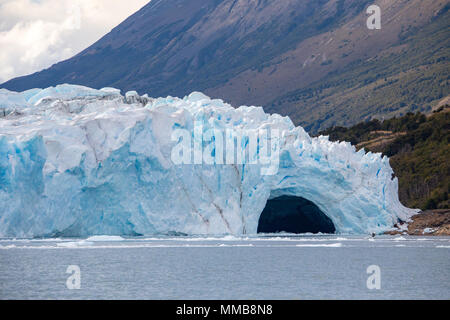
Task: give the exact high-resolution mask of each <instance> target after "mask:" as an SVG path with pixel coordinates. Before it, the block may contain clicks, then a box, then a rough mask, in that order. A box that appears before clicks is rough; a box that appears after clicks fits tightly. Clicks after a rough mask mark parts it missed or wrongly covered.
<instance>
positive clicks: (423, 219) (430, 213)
mask: <svg viewBox="0 0 450 320" xmlns="http://www.w3.org/2000/svg"><path fill="white" fill-rule="evenodd" d="M395 227H396V229H394V230H391V231H386V232H385V233H384V234H387V235H399V234H407V235H410V236H450V209H436V210H426V211H422V212H420V213H418V214H416V215H414V216H413V217H411V221H410V222H406V223H403V224H399V225H396V226H395Z"/></svg>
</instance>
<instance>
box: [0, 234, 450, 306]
mask: <svg viewBox="0 0 450 320" xmlns="http://www.w3.org/2000/svg"><path fill="white" fill-rule="evenodd" d="M449 249H450V237H409V236H381V237H377V238H375V239H369V238H368V237H354V236H337V235H333V236H317V235H307V236H289V235H280V236H273V235H271V236H258V237H248V238H236V237H231V236H225V237H220V238H204V237H161V238H130V239H123V238H120V237H94V238H88V239H46V240H26V239H25V240H8V239H3V240H0V299H450V251H449ZM70 265H76V266H78V267H79V268H80V280H81V282H80V289H78V290H70V289H68V288H67V285H66V281H67V279H68V278H69V277H70V276H71V274H69V273H66V271H67V268H68V266H70ZM371 265H376V266H378V267H379V268H380V269H379V270H380V272H381V274H380V279H381V282H380V284H381V288H380V289H379V290H378V289H372V290H370V289H368V287H367V279H368V277H370V276H371V274H368V273H367V268H368V267H369V266H371Z"/></svg>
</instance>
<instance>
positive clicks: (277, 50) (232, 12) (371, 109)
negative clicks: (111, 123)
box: [0, 0, 450, 132]
mask: <svg viewBox="0 0 450 320" xmlns="http://www.w3.org/2000/svg"><path fill="white" fill-rule="evenodd" d="M370 4H377V5H379V6H380V7H381V10H382V28H381V30H369V29H368V28H367V27H366V20H367V17H368V15H367V14H366V8H367V7H368V6H369V5H370ZM448 8H449V2H448V0H376V1H374V0H283V1H268V0H153V1H151V2H150V3H149V4H147V5H146V6H145V7H143V8H142V9H141V10H140V11H138V12H137V13H135V14H134V15H132V16H131V17H129V18H128V19H127V20H125V21H124V22H123V23H121V24H120V25H119V26H117V27H116V28H114V29H113V30H112V31H111V32H110V33H108V34H107V35H106V36H104V37H103V38H102V39H100V40H99V41H98V42H96V43H95V44H93V45H92V46H90V47H89V48H87V49H86V50H84V51H83V52H81V53H79V54H78V55H76V56H75V57H73V58H71V59H69V60H66V61H63V62H60V63H57V64H55V65H53V66H52V67H50V68H49V69H46V70H43V71H41V72H38V73H35V74H32V75H29V76H25V77H20V78H16V79H12V80H10V81H8V82H6V83H4V84H2V85H0V87H3V88H7V89H10V90H15V91H22V90H25V89H29V88H34V87H41V88H42V87H47V86H53V85H56V84H59V83H72V84H81V85H86V86H90V87H94V88H101V87H105V86H109V87H116V88H120V89H122V90H123V91H127V90H130V89H137V90H138V92H139V93H141V94H143V93H149V94H150V95H151V96H166V95H172V96H183V95H186V94H188V93H190V92H191V91H194V90H196V91H204V92H205V93H206V94H208V95H210V96H212V97H219V98H223V99H224V100H226V101H228V102H230V103H232V104H233V105H241V104H245V105H249V104H254V105H262V106H264V108H265V109H266V111H268V112H278V113H281V114H283V115H289V116H290V117H291V118H292V119H293V120H294V122H295V123H296V124H301V125H302V126H304V127H305V128H306V129H307V130H309V131H312V132H316V131H318V130H320V129H324V128H327V127H330V126H333V125H351V124H354V123H357V122H358V121H360V120H364V119H368V118H371V117H378V118H383V117H386V116H389V117H390V116H393V115H398V114H401V113H406V112H407V111H411V110H416V109H419V110H422V109H423V110H422V111H427V110H429V109H432V108H433V107H434V106H435V105H436V104H437V102H438V101H440V100H441V99H443V98H445V97H447V95H448V94H449V89H448V88H449V85H448V81H449V80H448V56H449V51H448V50H449V49H448V48H449V47H450V45H449V39H450V37H449V34H450V32H449V30H450V26H449V21H450V16H449V15H450V14H449V12H448ZM418 106H420V107H418ZM421 108H422V109H421Z"/></svg>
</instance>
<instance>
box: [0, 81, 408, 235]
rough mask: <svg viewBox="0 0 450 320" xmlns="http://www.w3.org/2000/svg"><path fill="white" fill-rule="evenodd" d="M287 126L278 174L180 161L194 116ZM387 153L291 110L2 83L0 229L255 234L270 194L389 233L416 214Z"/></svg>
mask: <svg viewBox="0 0 450 320" xmlns="http://www.w3.org/2000/svg"><path fill="white" fill-rule="evenodd" d="M198 122H200V123H202V124H203V129H202V130H204V131H206V130H208V129H211V128H215V129H219V130H225V129H230V128H231V129H243V130H261V129H271V130H274V129H276V130H279V131H280V132H281V135H280V137H279V139H278V141H276V143H278V144H279V147H280V149H279V150H280V154H279V167H278V170H277V171H276V174H273V175H262V174H261V170H260V169H261V165H259V164H229V165H227V164H225V165H222V164H213V165H186V164H178V165H175V164H174V162H173V161H172V156H171V155H172V150H173V148H174V146H175V145H176V144H177V141H174V140H173V137H172V134H173V132H174V131H175V130H180V129H185V130H187V131H188V132H190V133H192V136H193V137H194V123H198ZM392 174H393V171H392V169H391V167H390V166H389V161H388V158H386V157H383V158H382V157H381V155H380V154H372V153H365V152H364V151H359V152H356V151H355V148H354V147H353V146H351V145H350V144H349V143H346V142H341V143H335V142H330V141H329V140H328V138H327V137H318V138H311V137H310V136H309V135H308V134H307V133H306V132H305V131H304V130H303V128H301V127H295V126H294V125H293V123H292V122H291V120H290V119H289V118H287V117H281V116H279V115H276V114H274V115H269V114H266V113H264V111H263V109H262V108H258V107H246V106H242V107H239V108H237V109H234V108H233V107H231V106H230V105H228V104H225V103H223V101H222V100H212V99H210V98H208V97H206V96H205V95H203V94H201V93H192V94H191V95H189V96H188V97H185V98H184V99H179V98H174V97H167V98H158V99H154V98H149V97H148V96H147V95H145V96H139V95H138V94H137V93H136V92H129V93H127V94H126V95H125V96H122V95H120V91H119V90H116V89H113V88H104V89H101V90H94V89H90V88H86V87H81V86H74V85H60V86H57V87H52V88H47V89H43V90H42V89H33V90H28V91H25V92H22V93H16V92H10V91H7V90H4V89H2V90H0V236H1V237H35V236H57V235H62V236H91V235H138V234H143V235H148V234H157V233H167V232H171V231H174V232H181V233H187V234H236V235H240V234H254V233H256V231H257V226H258V220H259V216H260V214H261V212H262V211H263V209H264V207H265V205H266V202H267V200H268V199H269V198H275V197H278V196H281V195H293V196H301V197H303V198H305V199H308V200H310V201H312V202H314V203H315V204H316V205H317V206H318V207H319V208H320V209H321V210H322V211H323V212H324V213H325V214H326V215H327V216H328V217H329V218H330V219H331V220H332V221H333V223H334V225H335V227H336V230H337V231H338V232H340V233H368V232H375V233H380V232H383V231H385V230H387V229H389V228H391V227H392V226H393V224H394V223H396V222H397V221H398V220H399V219H401V220H408V219H409V217H410V216H411V215H412V214H414V213H415V212H416V211H415V210H411V209H408V208H405V207H403V206H402V205H401V204H400V202H399V200H398V194H397V191H398V184H397V179H396V178H394V179H392Z"/></svg>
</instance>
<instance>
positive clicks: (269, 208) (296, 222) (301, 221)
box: [258, 196, 336, 233]
mask: <svg viewBox="0 0 450 320" xmlns="http://www.w3.org/2000/svg"><path fill="white" fill-rule="evenodd" d="M277 232H289V233H319V232H321V233H335V232H336V228H335V226H334V224H333V221H331V219H330V218H328V217H327V216H326V215H325V213H323V212H322V210H320V209H319V207H318V206H316V205H315V204H314V203H313V202H311V201H309V200H307V199H305V198H302V197H295V196H281V197H278V198H275V199H272V200H268V201H267V204H266V207H265V208H264V210H263V212H262V213H261V216H260V218H259V222H258V233H277Z"/></svg>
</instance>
